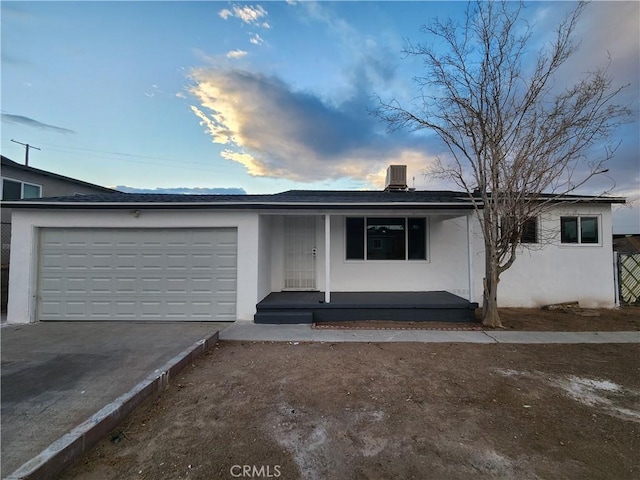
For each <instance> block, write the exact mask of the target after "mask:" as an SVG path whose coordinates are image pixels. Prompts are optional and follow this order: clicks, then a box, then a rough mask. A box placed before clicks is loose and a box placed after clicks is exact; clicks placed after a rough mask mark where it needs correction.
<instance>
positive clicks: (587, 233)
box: [560, 216, 600, 244]
mask: <svg viewBox="0 0 640 480" xmlns="http://www.w3.org/2000/svg"><path fill="white" fill-rule="evenodd" d="M560 242H562V243H577V244H582V243H586V244H590V243H599V242H600V235H599V233H598V217H577V216H576V217H560Z"/></svg>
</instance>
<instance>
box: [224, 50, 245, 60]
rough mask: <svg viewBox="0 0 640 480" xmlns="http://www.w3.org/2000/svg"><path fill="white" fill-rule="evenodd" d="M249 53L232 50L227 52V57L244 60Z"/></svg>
mask: <svg viewBox="0 0 640 480" xmlns="http://www.w3.org/2000/svg"><path fill="white" fill-rule="evenodd" d="M247 53H248V52H245V51H244V50H231V51H229V52H227V55H226V57H227V58H242V57H244V56H245V55H247Z"/></svg>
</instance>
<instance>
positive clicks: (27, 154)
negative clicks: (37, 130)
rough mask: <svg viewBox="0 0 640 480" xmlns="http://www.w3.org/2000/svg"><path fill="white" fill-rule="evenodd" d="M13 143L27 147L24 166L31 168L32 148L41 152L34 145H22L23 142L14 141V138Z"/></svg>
mask: <svg viewBox="0 0 640 480" xmlns="http://www.w3.org/2000/svg"><path fill="white" fill-rule="evenodd" d="M11 141H12V142H13V143H18V144H20V145H22V146H24V147H25V152H24V164H25V165H26V166H27V167H28V166H29V149H30V148H35V149H36V150H40V149H39V148H38V147H34V146H33V145H29V144H28V143H22V142H18V141H16V140H14V139H13V138H12V139H11Z"/></svg>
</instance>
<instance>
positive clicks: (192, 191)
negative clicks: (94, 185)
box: [111, 185, 247, 195]
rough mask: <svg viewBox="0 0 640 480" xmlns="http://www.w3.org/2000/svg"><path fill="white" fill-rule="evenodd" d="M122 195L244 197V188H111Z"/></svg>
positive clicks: (123, 186) (121, 186)
mask: <svg viewBox="0 0 640 480" xmlns="http://www.w3.org/2000/svg"><path fill="white" fill-rule="evenodd" d="M111 188H113V189H114V190H118V191H119V192H124V193H170V194H173V195H244V194H246V193H247V192H246V191H245V189H244V188H236V187H230V188H221V187H217V188H207V187H173V188H162V187H158V188H135V187H127V186H126V185H118V186H116V187H111Z"/></svg>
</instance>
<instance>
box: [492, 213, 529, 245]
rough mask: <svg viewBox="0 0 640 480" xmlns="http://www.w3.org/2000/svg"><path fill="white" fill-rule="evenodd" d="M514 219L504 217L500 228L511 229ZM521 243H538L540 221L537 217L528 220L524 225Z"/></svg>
mask: <svg viewBox="0 0 640 480" xmlns="http://www.w3.org/2000/svg"><path fill="white" fill-rule="evenodd" d="M511 218H512V217H502V219H501V221H500V226H501V227H502V228H507V229H510V228H511V224H510V219H511ZM520 243H538V219H537V217H530V218H527V219H526V220H525V221H524V223H523V224H522V229H521V232H520Z"/></svg>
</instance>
